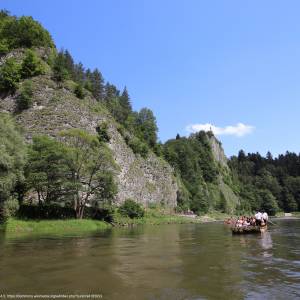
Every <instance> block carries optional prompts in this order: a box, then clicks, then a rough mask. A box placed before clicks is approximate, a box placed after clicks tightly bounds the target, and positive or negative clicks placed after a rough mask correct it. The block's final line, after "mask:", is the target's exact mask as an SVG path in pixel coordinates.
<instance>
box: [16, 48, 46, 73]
mask: <svg viewBox="0 0 300 300" xmlns="http://www.w3.org/2000/svg"><path fill="white" fill-rule="evenodd" d="M44 71H45V70H44V67H43V63H42V61H41V59H40V58H39V57H38V56H37V55H36V54H35V52H34V51H32V50H31V49H28V50H26V54H25V58H24V60H23V62H22V65H21V75H22V77H23V78H28V77H33V76H37V75H40V74H43V73H44Z"/></svg>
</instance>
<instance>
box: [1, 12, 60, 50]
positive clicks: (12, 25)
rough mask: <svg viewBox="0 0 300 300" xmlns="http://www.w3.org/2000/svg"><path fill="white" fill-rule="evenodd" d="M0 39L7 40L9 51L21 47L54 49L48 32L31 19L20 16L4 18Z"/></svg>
mask: <svg viewBox="0 0 300 300" xmlns="http://www.w3.org/2000/svg"><path fill="white" fill-rule="evenodd" d="M0 38H1V39H6V40H7V43H8V46H9V48H10V49H15V48H22V47H26V48H32V47H51V48H54V43H53V41H52V38H51V36H50V34H49V32H48V31H47V30H45V29H44V28H43V27H42V25H41V24H40V23H39V22H37V21H35V20H33V18H32V17H25V16H22V17H20V18H16V17H11V16H6V17H5V20H4V21H3V25H2V30H1V31H0Z"/></svg>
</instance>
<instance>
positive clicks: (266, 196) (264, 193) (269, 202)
mask: <svg viewBox="0 0 300 300" xmlns="http://www.w3.org/2000/svg"><path fill="white" fill-rule="evenodd" d="M258 197H259V198H260V200H261V203H262V204H261V209H262V210H264V211H266V212H267V213H268V214H269V215H271V216H274V215H275V214H276V212H277V211H278V204H277V202H276V199H275V197H274V196H273V195H272V193H271V192H270V191H268V190H259V191H258Z"/></svg>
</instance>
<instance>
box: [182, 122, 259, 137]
mask: <svg viewBox="0 0 300 300" xmlns="http://www.w3.org/2000/svg"><path fill="white" fill-rule="evenodd" d="M254 129H255V127H254V126H251V125H245V124H243V123H237V124H236V125H234V126H232V125H231V126H226V127H218V126H215V125H212V124H209V123H206V124H191V125H188V126H187V127H186V130H187V131H188V132H198V131H201V130H204V131H210V130H211V131H212V132H213V133H214V134H215V135H234V136H237V137H242V136H244V135H246V134H250V133H252V132H253V130H254Z"/></svg>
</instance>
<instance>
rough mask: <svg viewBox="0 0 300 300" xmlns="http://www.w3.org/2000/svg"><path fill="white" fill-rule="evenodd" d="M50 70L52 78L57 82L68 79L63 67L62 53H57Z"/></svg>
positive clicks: (66, 71) (65, 69)
mask: <svg viewBox="0 0 300 300" xmlns="http://www.w3.org/2000/svg"><path fill="white" fill-rule="evenodd" d="M52 69H53V78H54V79H55V80H56V81H58V82H62V81H64V80H66V79H67V78H68V77H69V73H68V70H67V68H66V66H65V59H64V54H63V52H59V53H58V54H57V56H56V57H55V59H54V64H53V67H52Z"/></svg>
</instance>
